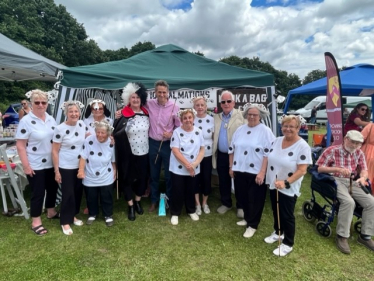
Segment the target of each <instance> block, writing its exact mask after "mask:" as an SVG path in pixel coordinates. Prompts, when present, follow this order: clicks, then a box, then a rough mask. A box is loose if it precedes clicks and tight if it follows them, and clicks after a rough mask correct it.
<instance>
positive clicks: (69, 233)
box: [61, 225, 73, 235]
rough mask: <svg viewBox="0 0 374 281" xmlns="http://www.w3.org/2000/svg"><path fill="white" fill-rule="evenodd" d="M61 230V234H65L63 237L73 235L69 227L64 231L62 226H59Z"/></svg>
mask: <svg viewBox="0 0 374 281" xmlns="http://www.w3.org/2000/svg"><path fill="white" fill-rule="evenodd" d="M61 228H62V232H63V233H64V234H65V235H72V234H73V230H72V229H71V227H69V228H68V229H65V228H64V226H63V225H61Z"/></svg>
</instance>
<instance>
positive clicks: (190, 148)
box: [169, 109, 205, 225]
mask: <svg viewBox="0 0 374 281" xmlns="http://www.w3.org/2000/svg"><path fill="white" fill-rule="evenodd" d="M195 115H196V111H195V110H194V109H184V110H180V111H179V112H178V117H179V118H180V121H181V124H182V125H181V126H180V127H178V128H176V129H175V130H174V132H173V136H172V137H171V142H170V148H171V155H170V167H169V170H170V172H171V182H172V189H171V193H172V195H173V196H172V197H171V200H170V201H171V202H170V213H171V224H172V225H177V224H178V217H179V216H180V215H181V213H182V208H183V205H185V206H186V212H187V214H189V216H190V217H191V219H192V220H194V221H197V220H199V216H198V215H197V214H196V206H195V190H196V184H197V177H196V176H197V175H198V174H199V173H200V162H201V160H202V159H203V158H204V150H205V149H204V138H203V133H202V132H201V130H200V129H199V128H197V127H195V126H194V118H195Z"/></svg>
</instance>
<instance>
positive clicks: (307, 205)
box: [302, 201, 316, 222]
mask: <svg viewBox="0 0 374 281" xmlns="http://www.w3.org/2000/svg"><path fill="white" fill-rule="evenodd" d="M312 209H313V205H312V203H311V202H310V201H305V202H304V203H303V207H302V212H303V216H304V219H305V220H306V221H308V222H314V221H315V220H316V217H315V216H314V215H313V213H312Z"/></svg>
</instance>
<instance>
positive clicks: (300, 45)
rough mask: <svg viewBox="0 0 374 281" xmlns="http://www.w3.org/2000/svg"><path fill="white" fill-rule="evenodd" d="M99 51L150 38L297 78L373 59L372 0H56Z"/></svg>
mask: <svg viewBox="0 0 374 281" xmlns="http://www.w3.org/2000/svg"><path fill="white" fill-rule="evenodd" d="M55 3H56V4H62V5H64V6H65V7H66V9H67V11H68V12H69V13H70V14H71V15H72V16H73V17H75V18H76V19H77V21H78V22H79V23H83V24H84V27H85V28H86V32H87V34H88V36H89V37H90V38H92V39H94V40H95V41H96V42H97V43H98V45H99V46H100V48H101V49H103V50H105V49H112V50H117V49H119V48H121V47H127V48H131V47H132V46H133V45H134V44H136V43H137V42H139V41H140V42H144V41H150V42H152V43H153V44H155V45H156V47H158V46H160V45H164V44H169V43H172V44H175V45H178V46H180V47H182V48H184V49H186V50H188V51H193V52H196V51H200V52H202V53H204V55H205V56H206V57H208V58H211V59H215V60H219V59H220V58H224V57H228V56H231V55H236V56H239V57H241V58H243V57H248V58H252V57H254V56H257V57H259V58H260V60H261V61H267V62H269V63H270V64H271V65H273V66H274V67H275V68H276V69H279V70H285V71H287V72H288V73H295V74H297V75H298V76H299V77H300V78H301V79H302V78H304V76H305V75H306V74H307V73H308V72H310V71H312V70H314V69H324V68H325V64H324V63H325V62H324V56H323V54H324V52H327V51H328V52H331V53H332V54H333V55H334V56H335V58H336V60H337V63H338V66H339V67H342V66H350V65H354V64H357V63H370V64H374V1H373V0H324V1H323V0H309V1H306V0H252V1H251V0H104V1H103V0H55Z"/></svg>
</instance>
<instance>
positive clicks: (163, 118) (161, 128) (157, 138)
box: [146, 80, 180, 212]
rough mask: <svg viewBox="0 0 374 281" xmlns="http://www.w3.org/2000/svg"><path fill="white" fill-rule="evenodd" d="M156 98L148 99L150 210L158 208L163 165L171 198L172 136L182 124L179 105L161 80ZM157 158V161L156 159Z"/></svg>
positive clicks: (167, 86) (156, 89)
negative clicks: (173, 100) (171, 98)
mask: <svg viewBox="0 0 374 281" xmlns="http://www.w3.org/2000/svg"><path fill="white" fill-rule="evenodd" d="M155 93H156V99H154V100H148V101H147V105H146V108H147V109H148V112H149V121H150V128H149V164H150V172H151V206H150V208H149V212H153V211H155V209H156V205H157V203H158V201H159V199H160V194H159V180H160V173H161V165H162V164H163V166H164V177H165V183H166V195H167V196H168V198H169V199H170V197H171V194H170V191H171V179H170V172H169V162H170V153H171V149H170V138H171V136H172V134H173V131H174V129H175V128H176V127H179V126H180V121H179V118H178V117H177V112H178V111H179V107H178V106H177V105H176V104H175V103H174V102H172V101H170V100H169V85H168V83H166V81H163V80H159V81H156V83H155ZM156 158H157V161H156Z"/></svg>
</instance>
